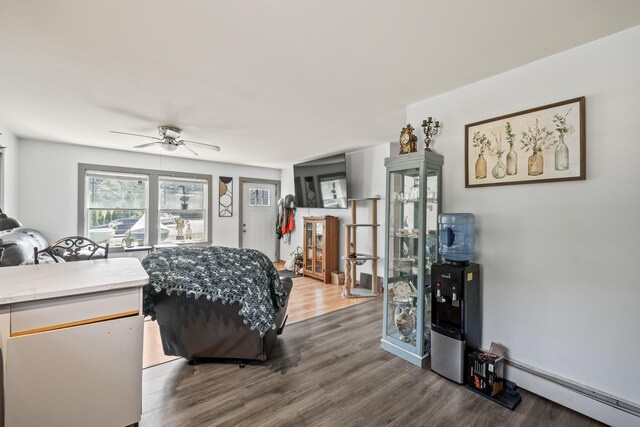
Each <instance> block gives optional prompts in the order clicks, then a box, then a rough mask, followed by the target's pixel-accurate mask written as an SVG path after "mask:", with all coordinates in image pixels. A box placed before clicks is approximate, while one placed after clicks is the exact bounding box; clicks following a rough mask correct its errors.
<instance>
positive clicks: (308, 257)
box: [304, 222, 313, 271]
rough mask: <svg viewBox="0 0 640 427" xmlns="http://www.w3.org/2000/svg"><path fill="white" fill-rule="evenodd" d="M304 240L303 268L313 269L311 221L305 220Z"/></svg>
mask: <svg viewBox="0 0 640 427" xmlns="http://www.w3.org/2000/svg"><path fill="white" fill-rule="evenodd" d="M305 236H306V240H305V242H304V251H305V254H304V256H305V265H304V268H305V270H309V271H313V223H311V222H307V224H306V229H305Z"/></svg>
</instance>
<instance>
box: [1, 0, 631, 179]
mask: <svg viewBox="0 0 640 427" xmlns="http://www.w3.org/2000/svg"><path fill="white" fill-rule="evenodd" d="M638 24H640V1H637V0H615V1H614V0H610V1H602V0H563V1H559V0H536V1H527V0H515V1H514V0H483V1H479V0H465V1H463V0H459V1H451V0H416V1H388V0H387V1H385V0H315V1H311V0H306V1H305V0H278V1H276V0H271V1H268V0H245V1H237V0H227V1H219V0H182V1H179V2H178V1H169V0H162V1H159V0H136V1H131V0H109V1H87V0H55V1H54V0H49V1H32V0H2V1H1V2H0V123H2V124H3V125H4V126H5V127H6V128H7V129H9V130H10V131H12V132H13V133H15V134H16V135H18V136H20V137H24V138H37V139H45V140H52V141H61V142H68V143H74V144H84V145H94V146H101V147H109V148H115V149H124V150H131V149H132V148H131V147H132V146H133V145H137V144H141V143H144V142H145V140H144V139H138V138H134V137H126V136H123V135H113V134H109V133H108V131H109V130H111V129H114V130H120V131H126V132H133V133H143V134H149V135H157V130H156V126H157V125H159V124H172V125H176V126H179V127H182V128H183V137H184V138H186V139H192V140H196V141H202V142H209V143H212V144H217V145H220V146H221V147H222V151H221V152H219V153H217V152H209V151H206V150H198V151H199V152H200V156H199V158H202V159H206V160H215V161H224V162H231V163H244V164H251V165H260V166H269V167H283V166H285V165H288V164H291V163H292V162H296V161H300V160H306V159H309V158H313V157H315V156H319V155H324V154H330V153H336V152H341V151H348V150H352V149H355V148H359V147H364V146H370V145H375V144H380V143H383V142H388V141H391V140H397V138H398V136H399V132H400V128H401V127H402V125H403V124H404V120H405V110H404V108H405V106H406V105H408V104H411V103H413V102H417V101H420V100H422V99H426V98H429V97H431V96H434V95H437V94H439V93H443V92H446V91H448V90H451V89H453V88H456V87H460V86H463V85H465V84H469V83H471V82H474V81H477V80H480V79H483V78H486V77H488V76H491V75H494V74H497V73H500V72H502V71H506V70H509V69H511V68H514V67H517V66H520V65H523V64H526V63H529V62H532V61H534V60H536V59H539V58H543V57H545V56H549V55H551V54H554V53H557V52H561V51H563V50H566V49H569V48H571V47H574V46H577V45H580V44H583V43H586V42H588V41H591V40H594V39H597V38H600V37H603V36H606V35H608V34H612V33H614V32H618V31H621V30H623V29H626V28H629V27H632V26H635V25H638ZM597 60H598V59H597V58H594V61H597ZM433 115H434V116H436V117H437V115H438V112H437V111H434V112H433ZM418 125H419V124H418V123H414V126H415V127H416V128H418V129H419V126H418ZM194 148H195V147H194ZM146 151H148V152H153V153H157V152H159V149H158V148H155V147H153V148H148V149H146ZM184 156H185V157H190V154H188V153H185V154H184Z"/></svg>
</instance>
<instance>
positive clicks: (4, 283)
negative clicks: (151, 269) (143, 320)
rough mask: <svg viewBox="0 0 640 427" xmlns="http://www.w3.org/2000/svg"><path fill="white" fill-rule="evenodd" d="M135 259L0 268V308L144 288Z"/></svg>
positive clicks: (146, 279)
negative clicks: (23, 303) (59, 298)
mask: <svg viewBox="0 0 640 427" xmlns="http://www.w3.org/2000/svg"><path fill="white" fill-rule="evenodd" d="M147 283H149V276H148V275H147V272H146V271H145V270H144V268H142V265H140V261H139V260H138V259H137V258H110V259H98V260H91V261H76V262H67V263H60V264H39V265H22V266H17V267H2V268H0V305H3V304H14V303H18V302H25V301H36V300H43V299H49V298H58V297H65V296H70V295H81V294H89V293H94V292H103V291H109V290H112V289H126V288H133V287H140V286H144V285H146V284H147Z"/></svg>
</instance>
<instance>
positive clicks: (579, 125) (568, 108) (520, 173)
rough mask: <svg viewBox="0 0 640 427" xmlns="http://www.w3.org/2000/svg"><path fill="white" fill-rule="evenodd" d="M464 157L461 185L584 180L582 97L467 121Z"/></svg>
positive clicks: (480, 185) (583, 100) (468, 186)
mask: <svg viewBox="0 0 640 427" xmlns="http://www.w3.org/2000/svg"><path fill="white" fill-rule="evenodd" d="M485 156H486V157H485ZM464 160H465V187H466V188H472V187H488V186H495V185H513V184H536V183H541V182H558V181H575V180H584V179H586V140H585V97H584V96H582V97H578V98H573V99H568V100H565V101H560V102H555V103H553V104H547V105H543V106H541V107H536V108H531V109H528V110H523V111H518V112H516V113H511V114H506V115H504V116H499V117H494V118H491V119H487V120H482V121H479V122H475V123H470V124H468V125H466V126H465V148H464Z"/></svg>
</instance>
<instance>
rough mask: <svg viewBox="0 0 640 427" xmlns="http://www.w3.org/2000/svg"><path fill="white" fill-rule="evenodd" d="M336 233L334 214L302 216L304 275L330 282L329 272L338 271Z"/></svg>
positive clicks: (336, 221)
mask: <svg viewBox="0 0 640 427" xmlns="http://www.w3.org/2000/svg"><path fill="white" fill-rule="evenodd" d="M338 233H339V228H338V218H337V217H335V216H323V217H305V218H304V239H303V243H304V248H303V255H304V259H303V270H302V274H303V275H304V276H309V277H315V278H316V279H320V280H322V281H323V282H324V283H330V282H331V272H332V271H338V238H339V236H338Z"/></svg>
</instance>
